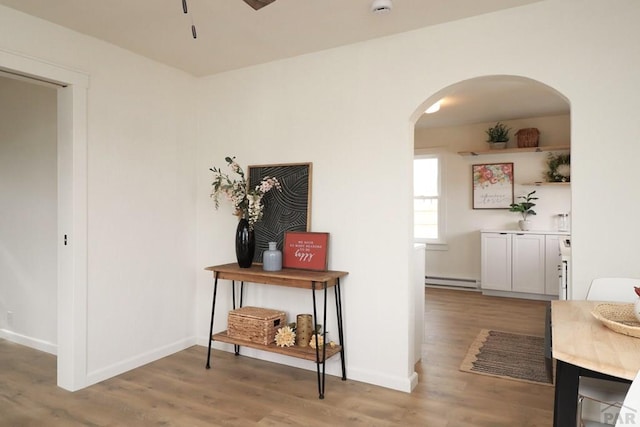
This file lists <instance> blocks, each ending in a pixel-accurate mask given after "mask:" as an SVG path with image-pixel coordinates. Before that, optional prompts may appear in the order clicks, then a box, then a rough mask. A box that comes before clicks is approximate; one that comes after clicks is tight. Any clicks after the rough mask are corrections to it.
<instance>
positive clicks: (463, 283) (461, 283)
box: [424, 276, 480, 289]
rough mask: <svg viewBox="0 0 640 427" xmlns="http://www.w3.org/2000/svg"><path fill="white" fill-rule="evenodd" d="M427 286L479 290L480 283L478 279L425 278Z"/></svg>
mask: <svg viewBox="0 0 640 427" xmlns="http://www.w3.org/2000/svg"><path fill="white" fill-rule="evenodd" d="M424 284H425V285H436V286H450V287H454V288H473V289H478V288H479V287H480V286H479V281H478V280H476V279H465V278H461V277H441V276H425V277H424Z"/></svg>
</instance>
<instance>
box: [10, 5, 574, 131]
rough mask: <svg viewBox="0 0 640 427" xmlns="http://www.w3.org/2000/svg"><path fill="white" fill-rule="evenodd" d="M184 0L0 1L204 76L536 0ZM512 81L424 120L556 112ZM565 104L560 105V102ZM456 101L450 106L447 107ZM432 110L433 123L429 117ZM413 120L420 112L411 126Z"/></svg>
mask: <svg viewBox="0 0 640 427" xmlns="http://www.w3.org/2000/svg"><path fill="white" fill-rule="evenodd" d="M186 1H187V4H188V6H189V13H188V14H186V15H185V14H184V13H183V11H182V0H100V1H99V0H93V1H91V0H0V5H5V6H8V7H11V8H13V9H17V10H19V11H22V12H25V13H28V14H30V15H33V16H37V17H40V18H42V19H45V20H48V21H51V22H54V23H56V24H59V25H62V26H65V27H68V28H71V29H73V30H75V31H78V32H81V33H84V34H87V35H90V36H93V37H96V38H99V39H102V40H105V41H107V42H109V43H112V44H114V45H117V46H120V47H122V48H125V49H128V50H130V51H133V52H135V53H138V54H140V55H143V56H146V57H149V58H152V59H154V60H156V61H158V62H161V63H164V64H167V65H170V66H172V67H175V68H178V69H182V70H184V71H186V72H188V73H190V74H192V75H194V76H205V75H210V74H215V73H220V72H224V71H229V70H234V69H238V68H242V67H247V66H251V65H256V64H261V63H265V62H270V61H274V60H278V59H283V58H287V57H293V56H297V55H302V54H305V53H311V52H316V51H320V50H324V49H329V48H333V47H337V46H341V45H347V44H351V43H356V42H360V41H364V40H368V39H373V38H377V37H383V36H386V35H390V34H394V33H400V32H404V31H410V30H414V29H418V28H421V27H425V26H430V25H435V24H440V23H444V22H448V21H453V20H458V19H463V18H467V17H471V16H475V15H480V14H484V13H490V12H494V11H497V10H501V9H507V8H511V7H518V6H523V5H526V4H529V3H535V2H537V1H540V0H482V1H478V0H393V10H392V11H391V12H390V13H386V14H373V13H371V11H370V8H371V3H372V0H277V1H276V2H275V3H272V4H270V5H269V6H266V7H264V8H262V9H260V10H258V11H255V10H253V9H252V8H251V7H249V6H248V5H246V4H245V3H244V2H243V1H242V0H186ZM192 23H193V24H194V25H195V27H196V28H197V34H198V37H197V39H194V38H193V37H192V35H191V25H192ZM472 82H473V81H472ZM496 85H497V86H496ZM505 89H509V90H505ZM516 89H517V90H523V91H526V90H527V85H526V84H524V83H523V82H520V84H519V85H515V84H513V82H509V83H508V84H507V86H506V87H503V86H502V85H501V84H500V80H499V79H498V80H493V81H484V82H483V84H481V85H473V84H470V85H468V87H467V90H465V91H464V93H463V91H460V92H459V93H458V94H457V95H451V96H450V97H448V98H447V99H448V100H449V106H448V109H445V105H446V101H445V103H444V105H443V109H442V110H441V113H438V114H435V115H433V117H434V118H429V124H428V126H439V125H443V123H448V121H450V120H451V118H447V119H446V120H445V116H446V115H447V114H453V116H456V117H457V119H456V120H457V121H458V122H460V121H461V120H462V121H466V122H469V121H470V120H471V122H473V121H491V120H493V117H492V118H490V119H489V120H485V118H484V116H480V115H478V112H480V111H484V112H485V113H486V114H485V116H486V115H490V114H491V110H492V109H494V108H495V109H499V108H501V107H504V108H506V110H507V112H510V113H513V112H514V109H513V108H509V107H507V105H509V104H513V103H514V102H515V101H519V102H518V105H519V107H518V108H519V110H522V109H523V108H524V107H525V106H530V107H531V108H533V104H536V106H537V107H536V108H537V109H538V110H539V111H540V112H541V114H539V113H538V112H536V113H535V114H536V115H546V114H547V113H546V112H545V111H544V110H549V109H555V110H558V105H550V104H553V102H551V101H552V100H553V99H556V101H557V96H555V95H553V96H549V95H550V93H544V91H542V92H540V93H538V92H539V91H537V90H534V91H533V93H536V94H537V95H535V96H534V95H531V93H529V92H525V95H526V97H523V96H521V95H518V97H517V98H516V99H513V96H509V95H513V94H514V93H516V92H514V91H515V90H516ZM495 90H500V91H502V92H503V93H502V95H501V96H504V97H506V98H505V99H503V100H502V101H503V102H499V103H497V101H500V100H499V99H497V98H496V95H495V93H493V91H495ZM487 91H491V92H492V95H491V97H490V98H487V97H486V96H485V95H486V92H487ZM486 99H491V100H492V101H493V102H492V103H489V105H484V106H482V107H480V108H478V107H479V106H478V105H477V103H478V102H482V101H483V100H486ZM525 99H527V100H528V101H527V102H524V101H523V100H525ZM485 104H487V103H486V102H485ZM497 104H500V105H497ZM565 108H566V110H567V111H568V106H567V105H566V103H565ZM457 109H459V112H458V113H455V112H454V111H455V110H457ZM447 112H448V113H447ZM462 114H464V116H465V117H462ZM496 114H503V113H500V112H499V111H496ZM467 115H468V116H469V117H468V118H466V116H467ZM436 116H438V117H441V118H442V120H443V121H442V122H437V121H435V120H436V119H435V117H436ZM529 116H531V115H529ZM500 117H502V115H501V116H500ZM507 119H508V118H507V117H506V116H505V117H504V118H502V120H507ZM422 124H423V120H421V121H420V123H419V125H422ZM445 125H448V124H445Z"/></svg>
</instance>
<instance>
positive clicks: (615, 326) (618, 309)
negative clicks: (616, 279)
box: [591, 303, 640, 338]
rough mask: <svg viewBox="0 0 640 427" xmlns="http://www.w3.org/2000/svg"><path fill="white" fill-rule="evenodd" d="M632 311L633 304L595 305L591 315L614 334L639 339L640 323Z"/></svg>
mask: <svg viewBox="0 0 640 427" xmlns="http://www.w3.org/2000/svg"><path fill="white" fill-rule="evenodd" d="M633 311H634V305H633V304H615V303H606V304H598V305H596V306H595V307H594V309H593V311H592V312H591V314H593V317H595V318H596V319H598V320H599V321H601V322H602V324H603V325H604V326H606V327H607V328H609V329H611V330H612V331H614V332H617V333H619V334H624V335H629V336H631V337H635V338H640V322H639V321H638V319H636V316H635V315H634V314H633Z"/></svg>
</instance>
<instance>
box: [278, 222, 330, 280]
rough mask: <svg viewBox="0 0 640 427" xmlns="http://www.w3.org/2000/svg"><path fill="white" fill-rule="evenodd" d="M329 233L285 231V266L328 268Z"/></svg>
mask: <svg viewBox="0 0 640 427" xmlns="http://www.w3.org/2000/svg"><path fill="white" fill-rule="evenodd" d="M328 248H329V233H306V232H296V231H287V232H285V233H284V244H283V245H282V249H283V252H284V254H283V261H282V266H283V267H285V268H299V269H302V270H317V271H325V270H327V252H328Z"/></svg>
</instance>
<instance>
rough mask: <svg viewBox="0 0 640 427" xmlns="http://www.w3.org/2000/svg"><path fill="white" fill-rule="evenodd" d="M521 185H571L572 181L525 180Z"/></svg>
mask: <svg viewBox="0 0 640 427" xmlns="http://www.w3.org/2000/svg"><path fill="white" fill-rule="evenodd" d="M520 185H533V186H536V187H540V186H542V185H545V186H546V185H548V186H560V187H562V186H565V185H571V182H545V181H538V182H523V183H522V184H520Z"/></svg>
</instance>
